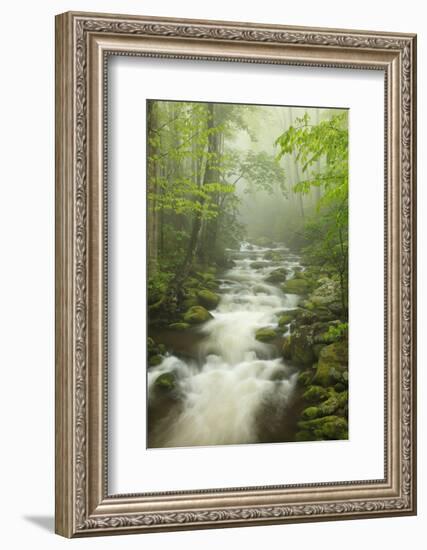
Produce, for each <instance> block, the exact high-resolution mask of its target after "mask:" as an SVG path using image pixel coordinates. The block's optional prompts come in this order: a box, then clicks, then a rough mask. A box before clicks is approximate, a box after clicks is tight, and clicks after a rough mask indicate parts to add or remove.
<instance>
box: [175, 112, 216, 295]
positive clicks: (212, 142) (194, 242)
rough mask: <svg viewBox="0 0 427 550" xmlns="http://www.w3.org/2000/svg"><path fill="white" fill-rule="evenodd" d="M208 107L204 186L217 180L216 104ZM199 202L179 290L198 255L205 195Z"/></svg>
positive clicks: (179, 277) (179, 278)
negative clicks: (214, 129) (214, 130)
mask: <svg viewBox="0 0 427 550" xmlns="http://www.w3.org/2000/svg"><path fill="white" fill-rule="evenodd" d="M207 109H208V120H207V130H208V146H207V151H206V157H207V160H206V167H205V172H204V176H203V181H202V182H200V187H203V186H204V185H206V184H207V183H212V182H214V181H215V172H216V169H215V168H214V165H215V161H216V159H215V160H214V161H213V162H212V159H213V158H215V152H216V145H217V136H216V134H215V132H212V129H213V128H214V126H215V124H214V115H215V113H214V104H213V103H208V106H207ZM198 202H199V207H200V208H199V210H198V211H197V212H196V213H195V215H194V218H193V224H192V228H191V234H190V240H189V242H188V247H187V253H186V255H185V259H184V262H183V263H182V265H181V268H180V269H179V270H178V273H177V275H176V278H175V285H174V286H175V288H176V290H177V291H178V292H179V290H180V287H181V285H182V283H183V282H184V281H185V279H186V278H187V277H188V275H189V273H190V271H191V268H192V267H193V263H194V258H195V255H196V251H197V247H198V243H199V238H200V232H201V228H202V220H203V217H202V212H201V211H202V208H203V205H204V203H205V199H204V198H203V197H200V198H198Z"/></svg>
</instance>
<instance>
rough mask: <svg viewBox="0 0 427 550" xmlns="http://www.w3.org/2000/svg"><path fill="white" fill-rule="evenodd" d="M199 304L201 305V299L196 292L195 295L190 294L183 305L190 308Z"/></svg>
mask: <svg viewBox="0 0 427 550" xmlns="http://www.w3.org/2000/svg"><path fill="white" fill-rule="evenodd" d="M198 305H199V300H198V299H197V296H196V294H194V295H193V296H189V297H188V298H186V299H185V300H184V301H183V302H182V306H183V307H184V308H185V309H190V307H194V306H198Z"/></svg>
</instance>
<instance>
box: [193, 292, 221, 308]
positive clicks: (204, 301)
mask: <svg viewBox="0 0 427 550" xmlns="http://www.w3.org/2000/svg"><path fill="white" fill-rule="evenodd" d="M197 298H198V300H199V303H200V305H202V306H203V307H205V308H206V309H215V308H216V306H217V305H218V303H219V296H218V294H215V292H212V291H211V290H207V289H204V290H199V292H198V293H197Z"/></svg>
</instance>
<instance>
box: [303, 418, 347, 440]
mask: <svg viewBox="0 0 427 550" xmlns="http://www.w3.org/2000/svg"><path fill="white" fill-rule="evenodd" d="M298 428H299V430H300V432H299V434H300V435H298V434H297V440H299V441H302V440H303V439H301V433H303V434H306V435H308V436H309V437H307V440H313V439H315V440H325V439H333V440H338V439H348V423H347V420H346V419H345V418H342V417H340V416H333V415H330V416H323V417H321V418H314V419H311V420H301V421H300V422H298Z"/></svg>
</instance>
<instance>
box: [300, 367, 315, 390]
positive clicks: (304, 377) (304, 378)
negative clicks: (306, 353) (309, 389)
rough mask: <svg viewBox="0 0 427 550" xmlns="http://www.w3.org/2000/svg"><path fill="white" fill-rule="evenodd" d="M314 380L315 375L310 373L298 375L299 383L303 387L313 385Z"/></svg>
mask: <svg viewBox="0 0 427 550" xmlns="http://www.w3.org/2000/svg"><path fill="white" fill-rule="evenodd" d="M312 378H313V375H312V373H311V372H310V371H307V370H305V371H303V372H300V373H299V375H298V383H299V384H301V386H308V385H309V384H310V383H311V379H312Z"/></svg>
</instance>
